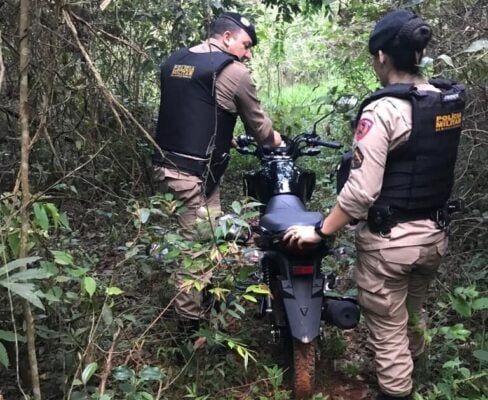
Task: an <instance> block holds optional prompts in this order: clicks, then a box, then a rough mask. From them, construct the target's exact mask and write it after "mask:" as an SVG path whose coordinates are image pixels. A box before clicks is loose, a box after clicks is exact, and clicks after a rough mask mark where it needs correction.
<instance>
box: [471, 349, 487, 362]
mask: <svg viewBox="0 0 488 400" xmlns="http://www.w3.org/2000/svg"><path fill="white" fill-rule="evenodd" d="M473 356H475V357H476V358H477V359H478V360H480V361H483V362H488V351H487V350H475V351H473Z"/></svg>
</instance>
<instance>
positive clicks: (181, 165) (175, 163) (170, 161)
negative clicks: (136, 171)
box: [154, 152, 208, 177]
mask: <svg viewBox="0 0 488 400" xmlns="http://www.w3.org/2000/svg"><path fill="white" fill-rule="evenodd" d="M154 161H155V162H156V163H157V164H160V165H164V166H165V167H170V168H176V169H179V170H181V171H183V172H188V173H190V174H193V175H197V176H199V177H202V176H203V173H204V172H205V170H206V169H207V167H208V161H206V160H196V159H193V158H188V157H185V156H180V155H178V154H174V153H170V152H164V159H161V158H155V160H154Z"/></svg>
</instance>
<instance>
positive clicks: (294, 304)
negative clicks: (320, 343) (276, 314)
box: [281, 276, 324, 343]
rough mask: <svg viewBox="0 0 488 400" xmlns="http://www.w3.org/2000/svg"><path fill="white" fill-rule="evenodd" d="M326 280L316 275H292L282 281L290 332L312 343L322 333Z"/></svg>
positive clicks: (297, 337) (305, 341)
mask: <svg viewBox="0 0 488 400" xmlns="http://www.w3.org/2000/svg"><path fill="white" fill-rule="evenodd" d="M323 287H324V280H323V279H321V278H317V277H314V276H292V277H290V279H289V280H282V281H281V289H282V297H283V305H284V308H285V313H286V317H287V320H288V325H289V328H290V334H291V336H292V337H294V338H296V339H297V340H299V341H301V342H303V343H310V342H311V341H312V340H313V339H315V338H316V337H317V336H319V334H320V321H321V315H322V301H323Z"/></svg>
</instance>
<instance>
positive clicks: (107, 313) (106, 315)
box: [102, 303, 114, 326]
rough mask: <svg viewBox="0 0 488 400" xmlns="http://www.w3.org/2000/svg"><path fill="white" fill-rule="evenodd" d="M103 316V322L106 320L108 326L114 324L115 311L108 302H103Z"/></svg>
mask: <svg viewBox="0 0 488 400" xmlns="http://www.w3.org/2000/svg"><path fill="white" fill-rule="evenodd" d="M102 318H103V322H105V324H106V325H107V326H110V325H112V322H113V320H114V318H113V313H112V309H111V308H110V306H109V305H108V304H107V303H104V304H103V307H102Z"/></svg>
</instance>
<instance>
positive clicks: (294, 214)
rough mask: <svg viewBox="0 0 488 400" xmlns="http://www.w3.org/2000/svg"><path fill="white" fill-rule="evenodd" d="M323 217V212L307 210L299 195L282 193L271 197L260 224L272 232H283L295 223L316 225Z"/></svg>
mask: <svg viewBox="0 0 488 400" xmlns="http://www.w3.org/2000/svg"><path fill="white" fill-rule="evenodd" d="M321 219H322V214H321V213H319V212H313V211H307V210H306V208H305V205H304V204H303V202H302V201H301V200H300V198H298V197H297V196H294V195H290V194H282V195H278V196H274V197H272V198H271V200H270V201H269V203H268V205H267V206H266V211H265V214H264V215H263V216H262V218H261V221H260V223H259V225H261V226H262V227H263V228H265V229H266V230H268V231H271V232H282V231H285V230H286V229H288V228H289V227H290V226H293V225H315V224H316V223H317V222H319V221H320V220H321Z"/></svg>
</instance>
